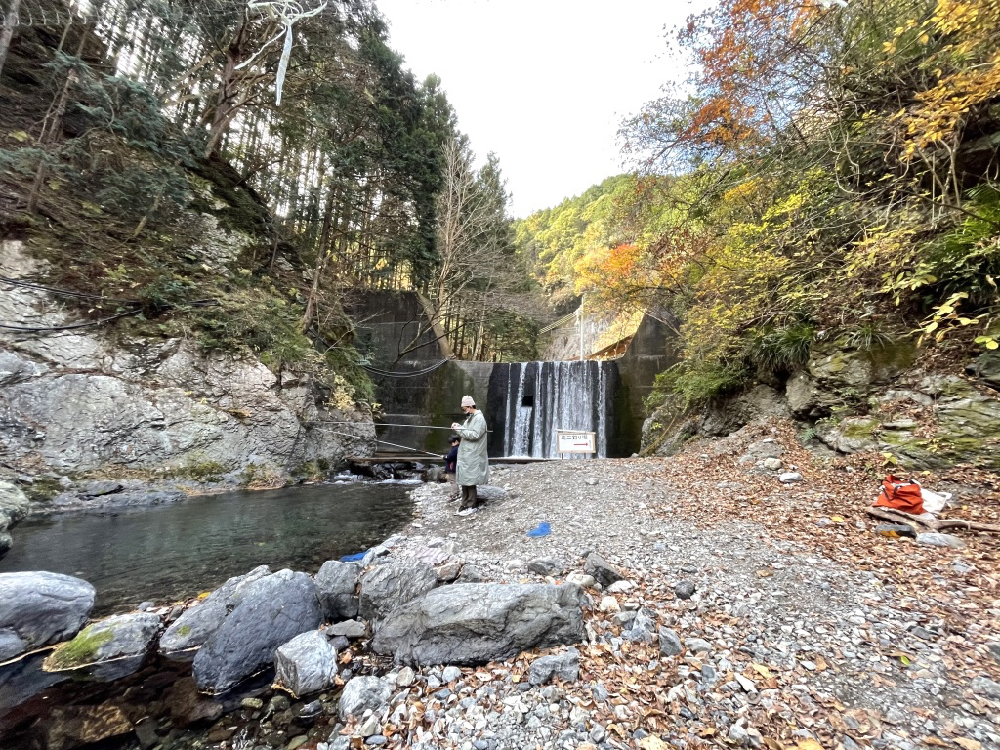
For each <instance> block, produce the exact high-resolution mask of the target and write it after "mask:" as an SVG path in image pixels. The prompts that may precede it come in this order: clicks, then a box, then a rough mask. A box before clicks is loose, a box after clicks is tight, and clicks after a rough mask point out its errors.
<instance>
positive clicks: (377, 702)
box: [338, 677, 392, 721]
mask: <svg viewBox="0 0 1000 750" xmlns="http://www.w3.org/2000/svg"><path fill="white" fill-rule="evenodd" d="M391 696H392V685H390V684H389V683H388V682H386V681H385V680H382V679H380V678H378V677H355V678H353V679H351V680H350V681H348V683H347V684H346V685H344V691H343V692H342V693H341V694H340V705H339V708H338V710H339V712H340V718H341V720H343V721H347V720H348V719H350V718H351V717H356V718H360V717H361V715H362V714H363V713H364V712H365V711H367V710H369V709H371V711H372V713H373V714H376V715H378V714H381V713H382V712H383V711H384V710H385V709H386V708H388V706H389V698H390V697H391Z"/></svg>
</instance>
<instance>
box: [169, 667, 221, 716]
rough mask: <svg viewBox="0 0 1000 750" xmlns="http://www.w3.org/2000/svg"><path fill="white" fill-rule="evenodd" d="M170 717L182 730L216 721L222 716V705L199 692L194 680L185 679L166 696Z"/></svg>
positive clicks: (179, 681)
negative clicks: (200, 723)
mask: <svg viewBox="0 0 1000 750" xmlns="http://www.w3.org/2000/svg"><path fill="white" fill-rule="evenodd" d="M163 702H164V705H166V706H169V708H170V717H171V719H172V720H173V722H174V723H175V724H176V725H177V726H178V727H181V728H184V727H187V726H190V725H191V724H197V723H199V722H202V721H215V720H216V719H218V718H219V717H220V716H222V703H221V702H220V701H217V700H213V699H211V698H207V697H206V696H204V695H202V694H201V693H200V692H198V686H197V685H195V682H194V679H192V678H191V677H184V678H181V679H180V680H178V681H177V682H175V683H174V685H173V687H171V688H170V690H169V691H168V692H167V694H166V696H164V701H163Z"/></svg>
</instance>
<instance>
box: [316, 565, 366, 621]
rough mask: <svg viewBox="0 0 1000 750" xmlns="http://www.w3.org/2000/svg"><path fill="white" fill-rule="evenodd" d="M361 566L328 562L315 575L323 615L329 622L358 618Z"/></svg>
mask: <svg viewBox="0 0 1000 750" xmlns="http://www.w3.org/2000/svg"><path fill="white" fill-rule="evenodd" d="M360 575H361V566H360V565H358V564H357V563H345V562H338V561H337V560H330V561H329V562H325V563H323V567H321V568H320V569H319V572H318V573H317V574H316V577H315V579H314V580H315V581H316V591H317V592H318V593H319V603H320V605H321V606H322V607H323V615H324V616H325V617H326V619H327V620H328V621H329V622H341V621H342V620H351V619H353V618H355V617H357V616H358V595H357V587H358V577H359V576H360Z"/></svg>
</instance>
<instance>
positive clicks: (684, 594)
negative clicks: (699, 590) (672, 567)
mask: <svg viewBox="0 0 1000 750" xmlns="http://www.w3.org/2000/svg"><path fill="white" fill-rule="evenodd" d="M694 592H695V585H694V583H692V582H691V581H681V582H680V583H678V584H677V585H676V586H674V596H676V597H677V598H678V599H690V598H691V597H692V596H694Z"/></svg>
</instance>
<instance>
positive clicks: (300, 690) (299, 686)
mask: <svg viewBox="0 0 1000 750" xmlns="http://www.w3.org/2000/svg"><path fill="white" fill-rule="evenodd" d="M274 671H275V679H274V681H275V683H276V684H277V685H278V686H279V687H282V688H284V689H285V690H287V691H288V692H290V693H291V694H292V695H293V696H295V697H299V696H301V695H308V694H309V693H317V692H319V691H320V690H325V689H326V688H328V687H330V686H331V685H332V684H333V680H334V678H336V676H337V651H336V649H334V648H333V646H332V645H330V641H329V639H327V637H326V636H325V635H323V633H321V632H320V631H318V630H312V631H310V632H308V633H303V634H302V635H297V636H295V637H294V638H292V640H290V641H289V642H288V643H286V644H285V645H284V646H279V647H278V650H277V651H275V652H274Z"/></svg>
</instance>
